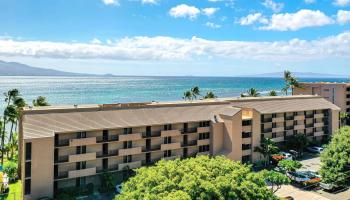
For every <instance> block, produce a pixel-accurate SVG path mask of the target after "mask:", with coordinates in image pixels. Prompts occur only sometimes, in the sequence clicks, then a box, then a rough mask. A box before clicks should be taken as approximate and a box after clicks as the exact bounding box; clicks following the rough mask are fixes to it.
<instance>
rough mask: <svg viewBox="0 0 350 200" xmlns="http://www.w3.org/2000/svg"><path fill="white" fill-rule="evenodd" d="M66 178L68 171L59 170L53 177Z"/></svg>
mask: <svg viewBox="0 0 350 200" xmlns="http://www.w3.org/2000/svg"><path fill="white" fill-rule="evenodd" d="M64 178H68V172H59V173H58V174H57V176H55V179H64Z"/></svg>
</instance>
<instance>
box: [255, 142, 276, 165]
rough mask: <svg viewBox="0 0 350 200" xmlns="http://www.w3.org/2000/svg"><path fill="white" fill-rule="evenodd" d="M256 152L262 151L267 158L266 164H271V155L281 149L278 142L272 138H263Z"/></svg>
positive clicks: (264, 157) (265, 158)
mask: <svg viewBox="0 0 350 200" xmlns="http://www.w3.org/2000/svg"><path fill="white" fill-rule="evenodd" d="M254 151H255V152H258V153H260V154H261V155H262V156H263V159H264V160H265V166H267V165H269V163H270V157H271V155H272V154H275V153H277V152H278V151H279V149H278V147H277V146H276V143H275V142H274V141H272V140H271V139H270V138H263V139H262V141H261V144H260V146H259V147H255V149H254Z"/></svg>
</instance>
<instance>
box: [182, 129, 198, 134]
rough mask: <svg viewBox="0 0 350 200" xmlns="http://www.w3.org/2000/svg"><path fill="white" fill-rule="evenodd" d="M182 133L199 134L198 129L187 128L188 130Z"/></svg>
mask: <svg viewBox="0 0 350 200" xmlns="http://www.w3.org/2000/svg"><path fill="white" fill-rule="evenodd" d="M182 133H183V134H186V133H197V128H187V129H186V130H182Z"/></svg>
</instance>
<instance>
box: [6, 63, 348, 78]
mask: <svg viewBox="0 0 350 200" xmlns="http://www.w3.org/2000/svg"><path fill="white" fill-rule="evenodd" d="M292 73H293V75H294V76H296V77H298V78H350V76H348V75H337V74H322V73H312V72H292ZM0 76H88V77H96V76H99V77H101V76H103V77H115V76H116V75H114V74H104V75H98V74H84V73H73V72H65V71H59V70H54V69H46V68H40V67H33V66H29V65H26V64H22V63H18V62H5V61H2V60H0ZM118 76H121V75H118ZM128 76H130V75H128ZM190 77H192V75H190ZM239 77H266V78H282V77H283V72H273V73H264V74H256V75H245V76H239Z"/></svg>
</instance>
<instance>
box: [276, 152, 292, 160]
mask: <svg viewBox="0 0 350 200" xmlns="http://www.w3.org/2000/svg"><path fill="white" fill-rule="evenodd" d="M279 154H280V155H282V156H284V159H286V160H293V156H292V154H290V153H287V152H284V151H281V152H280V153H279Z"/></svg>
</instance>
